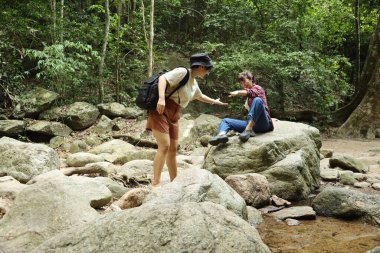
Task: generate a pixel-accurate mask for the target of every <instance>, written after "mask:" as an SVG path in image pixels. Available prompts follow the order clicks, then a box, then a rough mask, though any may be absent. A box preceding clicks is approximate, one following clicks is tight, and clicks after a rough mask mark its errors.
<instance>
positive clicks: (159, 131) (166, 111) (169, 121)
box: [146, 53, 227, 187]
mask: <svg viewBox="0 0 380 253" xmlns="http://www.w3.org/2000/svg"><path fill="white" fill-rule="evenodd" d="M212 67H213V65H212V62H211V59H210V57H209V56H208V55H207V54H204V53H201V54H194V55H192V56H191V57H190V70H186V69H185V68H182V67H179V68H175V69H173V70H171V71H169V72H167V73H165V74H163V75H162V76H160V78H159V81H158V93H159V100H158V103H157V108H156V110H154V111H153V110H151V111H149V112H148V121H147V125H146V129H148V130H152V131H153V136H154V138H155V139H156V142H157V145H158V150H157V153H156V155H155V157H154V162H153V170H154V171H153V172H154V173H153V180H152V187H159V186H160V183H161V172H162V168H163V167H164V164H165V161H166V165H167V166H168V170H169V176H170V181H173V180H174V178H175V177H176V176H177V161H176V155H177V146H178V132H179V127H178V120H179V118H180V111H181V109H182V108H185V107H186V106H187V105H188V104H189V102H190V101H191V100H194V99H197V100H199V101H202V102H205V103H209V104H215V105H224V106H225V105H227V103H223V102H221V101H219V99H212V98H210V97H208V96H206V95H204V94H202V91H201V90H200V89H199V87H198V82H197V80H196V79H195V78H196V77H200V78H203V77H204V76H205V75H207V74H208V73H209V71H210V70H211V68H212ZM188 71H189V80H188V81H187V83H186V84H185V85H184V86H183V87H181V88H180V89H178V90H177V91H176V92H174V93H173V94H172V95H171V96H170V98H169V99H166V98H165V97H166V96H167V95H168V94H170V93H171V92H172V91H173V90H175V88H176V87H177V86H178V84H179V83H180V82H181V80H182V79H183V78H184V77H185V76H186V74H187V72H188Z"/></svg>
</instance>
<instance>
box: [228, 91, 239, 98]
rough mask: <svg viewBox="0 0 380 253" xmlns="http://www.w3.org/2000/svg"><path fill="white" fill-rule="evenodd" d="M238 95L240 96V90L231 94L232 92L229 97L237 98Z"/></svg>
mask: <svg viewBox="0 0 380 253" xmlns="http://www.w3.org/2000/svg"><path fill="white" fill-rule="evenodd" d="M237 95H239V91H238V90H235V91H231V92H230V95H229V96H228V97H235V96H237Z"/></svg>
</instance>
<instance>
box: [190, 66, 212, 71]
mask: <svg viewBox="0 0 380 253" xmlns="http://www.w3.org/2000/svg"><path fill="white" fill-rule="evenodd" d="M199 67H205V69H207V70H210V69H212V66H202V65H193V66H191V67H190V68H191V69H196V68H199Z"/></svg>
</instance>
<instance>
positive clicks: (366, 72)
mask: <svg viewBox="0 0 380 253" xmlns="http://www.w3.org/2000/svg"><path fill="white" fill-rule="evenodd" d="M379 29H380V16H379V17H378V20H377V27H376V30H375V32H374V35H373V37H372V40H371V42H370V46H369V48H368V53H367V57H366V59H365V63H364V66H363V69H362V72H361V74H360V80H359V83H360V86H359V87H358V88H359V90H358V91H357V93H356V95H355V96H354V98H353V99H352V101H351V102H350V103H349V104H348V105H346V106H344V107H342V108H340V109H338V110H337V111H335V112H333V113H332V118H333V119H334V121H335V122H338V123H343V122H345V121H346V120H347V119H348V117H349V116H350V115H351V113H352V112H353V111H354V110H355V108H357V107H358V105H359V104H360V102H361V101H362V100H363V98H364V95H365V94H366V92H367V90H368V85H369V82H370V80H371V78H372V75H373V74H374V73H375V71H376V64H377V63H378V61H379V59H380V35H379Z"/></svg>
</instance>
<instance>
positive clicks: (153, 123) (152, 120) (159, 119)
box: [146, 99, 181, 140]
mask: <svg viewBox="0 0 380 253" xmlns="http://www.w3.org/2000/svg"><path fill="white" fill-rule="evenodd" d="M180 111H181V106H180V105H179V104H177V103H176V102H174V101H173V100H171V99H167V100H166V104H165V110H164V113H163V114H161V115H160V114H158V112H157V111H156V110H154V111H153V110H151V111H149V112H148V121H147V123H146V129H147V130H152V129H155V130H157V131H159V132H161V133H165V134H169V136H170V139H174V140H178V130H179V128H178V120H179V117H180Z"/></svg>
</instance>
